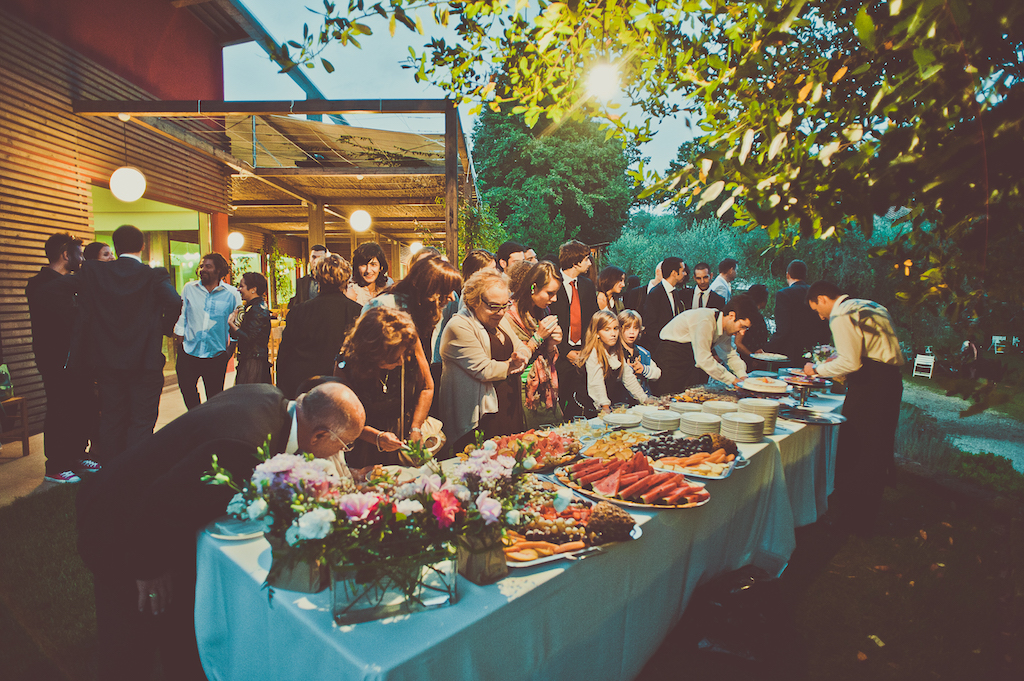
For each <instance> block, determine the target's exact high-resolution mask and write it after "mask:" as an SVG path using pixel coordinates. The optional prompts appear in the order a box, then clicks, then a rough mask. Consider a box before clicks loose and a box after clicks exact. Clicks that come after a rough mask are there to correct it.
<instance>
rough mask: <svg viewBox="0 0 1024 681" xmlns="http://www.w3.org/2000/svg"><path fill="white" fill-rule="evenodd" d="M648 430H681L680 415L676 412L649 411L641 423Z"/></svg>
mask: <svg viewBox="0 0 1024 681" xmlns="http://www.w3.org/2000/svg"><path fill="white" fill-rule="evenodd" d="M640 425H642V426H643V427H644V428H647V429H648V430H676V429H678V428H679V414H677V413H676V412H674V411H662V410H660V409H659V410H658V411H649V412H646V413H645V414H644V415H643V417H642V421H641V422H640Z"/></svg>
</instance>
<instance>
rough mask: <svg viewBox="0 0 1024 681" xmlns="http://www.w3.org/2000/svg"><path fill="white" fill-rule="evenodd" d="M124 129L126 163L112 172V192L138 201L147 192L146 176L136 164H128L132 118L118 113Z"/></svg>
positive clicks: (125, 198) (120, 197) (118, 196)
mask: <svg viewBox="0 0 1024 681" xmlns="http://www.w3.org/2000/svg"><path fill="white" fill-rule="evenodd" d="M117 118H118V120H120V121H121V124H122V127H123V129H124V165H123V166H121V167H120V168H118V169H117V170H115V171H114V172H113V173H111V174H110V191H111V193H112V194H113V195H114V196H115V197H117V198H118V199H120V200H121V201H124V202H125V203H131V202H132V201H138V200H139V199H141V198H142V195H143V194H145V193H146V176H145V175H143V174H142V171H141V170H139V169H138V168H136V167H135V166H132V165H128V125H127V124H128V121H129V120H130V119H131V116H129V115H128V114H126V113H120V114H118V115H117Z"/></svg>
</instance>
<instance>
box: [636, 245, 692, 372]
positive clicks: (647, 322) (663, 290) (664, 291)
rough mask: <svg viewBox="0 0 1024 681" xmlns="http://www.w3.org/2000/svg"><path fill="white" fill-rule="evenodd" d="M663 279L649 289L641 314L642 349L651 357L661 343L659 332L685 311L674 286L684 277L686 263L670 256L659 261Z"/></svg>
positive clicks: (683, 303)
mask: <svg viewBox="0 0 1024 681" xmlns="http://www.w3.org/2000/svg"><path fill="white" fill-rule="evenodd" d="M661 271H662V273H663V274H664V279H662V280H661V283H660V284H658V285H656V286H655V287H654V288H652V289H651V291H650V293H648V294H647V300H646V301H645V302H644V309H643V312H642V313H641V317H643V322H644V337H643V341H642V344H643V347H644V348H646V349H647V351H648V352H650V353H651V354H652V355H653V354H654V353H655V351H656V350H657V348H658V344H659V343H660V342H661V341H660V338H659V336H660V335H661V330H662V329H663V328H664V327H665V325H666V324H668V323H669V321H671V319H672V318H673V317H675V316H676V315H677V314H679V313H680V312H682V311H683V310H685V309H686V304H685V302H684V301H683V299H682V297H681V296H680V295H679V292H678V291H677V290H676V286H677V285H679V284H680V283H681V282H683V281H684V280H685V279H684V277H685V275H686V263H684V262H683V260H682V258H677V257H675V256H672V257H670V258H665V259H664V260H662V261H661Z"/></svg>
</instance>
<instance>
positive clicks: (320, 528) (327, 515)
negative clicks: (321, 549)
mask: <svg viewBox="0 0 1024 681" xmlns="http://www.w3.org/2000/svg"><path fill="white" fill-rule="evenodd" d="M335 518H336V516H335V515H334V511H332V510H331V509H329V508H314V509H313V510H311V511H309V512H308V513H303V514H302V515H301V516H299V517H298V519H296V521H295V524H296V525H298V526H299V537H300V538H302V539H323V538H324V537H326V536H327V534H328V533H329V532H330V531H331V523H333V522H334V520H335Z"/></svg>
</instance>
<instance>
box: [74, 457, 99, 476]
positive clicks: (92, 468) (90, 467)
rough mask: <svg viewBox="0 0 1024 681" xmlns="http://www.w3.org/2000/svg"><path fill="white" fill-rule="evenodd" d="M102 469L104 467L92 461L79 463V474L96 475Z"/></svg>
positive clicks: (87, 460)
mask: <svg viewBox="0 0 1024 681" xmlns="http://www.w3.org/2000/svg"><path fill="white" fill-rule="evenodd" d="M102 468H103V466H101V465H99V464H98V463H96V462H95V461H93V460H92V459H82V460H81V461H79V462H78V472H79V473H96V472H97V471H99V470H100V469H102Z"/></svg>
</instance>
